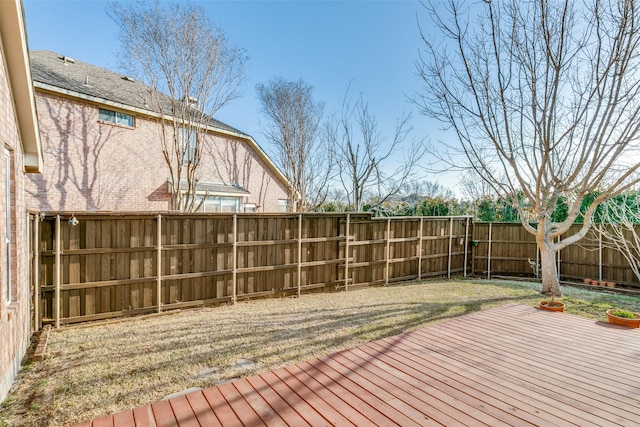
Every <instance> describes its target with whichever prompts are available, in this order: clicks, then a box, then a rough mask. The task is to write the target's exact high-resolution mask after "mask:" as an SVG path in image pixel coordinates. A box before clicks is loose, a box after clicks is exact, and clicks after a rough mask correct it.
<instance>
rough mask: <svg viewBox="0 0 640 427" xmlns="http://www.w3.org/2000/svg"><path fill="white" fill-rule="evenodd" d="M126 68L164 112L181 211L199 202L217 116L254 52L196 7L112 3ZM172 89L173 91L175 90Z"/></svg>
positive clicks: (175, 200)
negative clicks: (208, 144) (204, 162)
mask: <svg viewBox="0 0 640 427" xmlns="http://www.w3.org/2000/svg"><path fill="white" fill-rule="evenodd" d="M109 15H110V16H111V17H112V18H113V20H114V21H115V22H116V24H117V25H118V27H119V38H120V42H121V54H120V59H121V62H122V66H123V68H125V69H126V70H127V72H128V73H130V74H131V75H132V76H134V77H135V78H137V79H139V80H140V81H142V82H143V83H145V84H147V85H148V86H149V99H148V100H145V101H146V102H147V103H148V105H149V108H150V109H151V110H153V111H155V112H156V113H159V117H160V118H159V124H160V126H159V129H160V143H161V145H162V147H161V148H162V154H163V155H164V159H165V161H166V164H167V166H168V169H169V171H168V172H169V180H170V183H171V186H172V189H173V190H172V195H171V205H172V208H173V209H176V210H181V211H193V210H196V209H197V208H198V203H197V200H198V198H197V196H196V185H197V181H198V173H197V171H198V166H199V165H200V161H201V159H202V156H203V153H204V150H203V147H204V144H206V140H207V138H205V136H206V134H207V130H208V129H209V128H210V125H211V123H212V118H213V116H214V114H215V113H216V112H217V111H218V110H219V109H220V108H222V107H223V106H225V105H227V104H228V103H229V102H230V101H232V100H233V99H235V98H236V94H237V89H238V87H239V86H240V84H241V83H242V81H243V77H244V64H245V61H246V57H245V54H244V52H243V51H242V50H241V49H238V48H236V47H234V46H232V45H231V44H230V43H229V42H228V40H227V39H226V37H225V35H224V33H223V32H221V31H220V30H218V29H217V28H216V27H215V26H214V25H213V24H212V23H211V21H209V20H208V19H207V17H206V16H205V14H204V11H203V10H202V9H201V8H199V7H196V6H193V5H189V4H187V5H184V4H182V5H181V4H161V3H159V2H157V1H156V2H143V1H139V2H137V3H112V4H111V5H110V8H109ZM167 95H168V96H167Z"/></svg>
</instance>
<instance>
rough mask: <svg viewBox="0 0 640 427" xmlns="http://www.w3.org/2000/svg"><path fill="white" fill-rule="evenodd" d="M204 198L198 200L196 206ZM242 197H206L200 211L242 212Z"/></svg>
mask: <svg viewBox="0 0 640 427" xmlns="http://www.w3.org/2000/svg"><path fill="white" fill-rule="evenodd" d="M200 200H202V197H200V196H199V197H198V198H197V199H196V205H197V204H198V203H200ZM241 208H242V198H241V197H223V196H206V198H205V200H204V203H203V204H202V207H201V208H200V211H202V212H241Z"/></svg>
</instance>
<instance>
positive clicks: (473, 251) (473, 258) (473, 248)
mask: <svg viewBox="0 0 640 427" xmlns="http://www.w3.org/2000/svg"><path fill="white" fill-rule="evenodd" d="M471 227H472V230H471V237H473V238H476V236H477V234H476V222H475V220H474V221H473V222H472V223H471ZM476 248H477V246H474V245H473V242H472V243H471V275H472V276H473V275H475V273H476V270H475V268H476V252H477V251H478V250H477V249H476Z"/></svg>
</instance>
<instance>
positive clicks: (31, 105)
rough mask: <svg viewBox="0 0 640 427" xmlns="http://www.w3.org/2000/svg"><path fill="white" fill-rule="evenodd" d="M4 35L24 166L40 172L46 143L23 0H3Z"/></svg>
mask: <svg viewBox="0 0 640 427" xmlns="http://www.w3.org/2000/svg"><path fill="white" fill-rule="evenodd" d="M0 36H1V38H2V45H3V53H4V55H5V61H6V63H7V71H8V73H9V76H8V77H9V82H10V86H11V92H12V95H13V102H14V106H15V111H16V116H17V122H18V127H19V128H20V140H21V141H22V150H23V152H24V169H25V172H28V173H40V172H42V168H43V164H42V158H43V156H42V143H41V141H40V129H39V127H38V115H37V114H36V101H35V92H34V89H33V81H32V79H31V64H30V61H29V47H28V45H27V36H26V31H25V25H24V13H23V10H22V2H21V1H20V0H4V1H0Z"/></svg>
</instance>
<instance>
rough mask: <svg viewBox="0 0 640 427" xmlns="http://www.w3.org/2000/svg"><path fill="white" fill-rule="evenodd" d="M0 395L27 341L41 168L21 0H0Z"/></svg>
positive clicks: (17, 367) (23, 353)
mask: <svg viewBox="0 0 640 427" xmlns="http://www.w3.org/2000/svg"><path fill="white" fill-rule="evenodd" d="M0 39H1V43H0V45H1V56H2V58H1V60H2V66H1V67H0V108H1V109H2V113H1V114H0V139H1V140H2V145H3V146H2V162H1V163H0V213H1V214H0V241H1V242H2V244H1V245H0V401H2V400H4V398H5V397H6V396H7V393H8V392H9V388H10V387H11V384H12V382H13V380H14V378H15V376H16V374H17V372H18V369H19V367H20V363H21V360H22V358H23V357H24V355H25V352H26V350H27V347H28V345H29V337H30V295H29V246H28V242H29V239H28V229H27V228H28V220H27V210H26V207H25V205H26V200H25V185H26V181H27V174H31V173H38V172H40V170H41V169H42V149H41V145H40V134H39V132H38V122H37V116H36V107H35V105H36V104H35V96H34V91H33V85H32V81H31V72H30V69H29V52H28V47H27V39H26V34H25V27H24V13H23V10H22V3H21V1H20V0H6V1H0Z"/></svg>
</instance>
